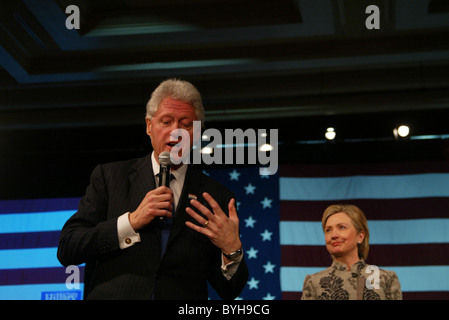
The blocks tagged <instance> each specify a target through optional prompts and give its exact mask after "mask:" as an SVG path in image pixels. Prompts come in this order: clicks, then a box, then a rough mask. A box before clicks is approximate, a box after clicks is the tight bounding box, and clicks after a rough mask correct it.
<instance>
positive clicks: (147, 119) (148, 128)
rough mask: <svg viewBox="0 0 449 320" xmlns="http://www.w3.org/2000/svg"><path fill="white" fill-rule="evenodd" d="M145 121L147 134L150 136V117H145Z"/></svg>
mask: <svg viewBox="0 0 449 320" xmlns="http://www.w3.org/2000/svg"><path fill="white" fill-rule="evenodd" d="M145 121H146V123H147V135H148V136H149V137H150V138H151V119H149V118H145Z"/></svg>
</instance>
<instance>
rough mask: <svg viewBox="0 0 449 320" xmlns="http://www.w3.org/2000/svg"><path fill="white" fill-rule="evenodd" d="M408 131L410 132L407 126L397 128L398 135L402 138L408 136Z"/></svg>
mask: <svg viewBox="0 0 449 320" xmlns="http://www.w3.org/2000/svg"><path fill="white" fill-rule="evenodd" d="M409 133H410V128H409V127H408V126H404V125H402V126H400V127H399V128H398V135H399V136H400V137H403V138H404V137H406V136H408V134H409Z"/></svg>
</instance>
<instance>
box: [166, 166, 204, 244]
mask: <svg viewBox="0 0 449 320" xmlns="http://www.w3.org/2000/svg"><path fill="white" fill-rule="evenodd" d="M204 183H205V180H204V175H203V174H202V173H201V172H199V171H198V170H197V169H195V168H194V167H193V166H191V165H189V166H188V168H187V172H186V179H185V181H184V186H183V188H182V192H181V196H180V198H179V204H178V206H177V207H176V213H175V219H174V221H173V226H172V229H171V231H170V237H169V239H168V243H167V248H168V246H170V243H171V242H172V241H173V239H174V238H175V237H176V236H177V235H178V234H179V233H180V232H182V231H183V230H185V229H186V228H187V227H186V225H185V222H186V220H190V221H192V222H194V223H195V221H194V220H193V219H192V218H191V217H190V216H189V215H188V214H187V212H186V210H185V209H186V207H187V206H189V204H190V199H189V194H193V195H196V196H198V197H200V196H201V195H200V193H201V192H202V190H203V185H204Z"/></svg>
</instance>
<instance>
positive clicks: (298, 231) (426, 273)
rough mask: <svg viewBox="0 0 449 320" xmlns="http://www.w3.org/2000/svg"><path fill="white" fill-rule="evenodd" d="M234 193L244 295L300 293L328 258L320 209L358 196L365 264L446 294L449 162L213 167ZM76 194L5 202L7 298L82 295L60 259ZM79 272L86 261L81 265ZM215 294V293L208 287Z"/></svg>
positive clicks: (0, 233) (2, 257)
mask: <svg viewBox="0 0 449 320" xmlns="http://www.w3.org/2000/svg"><path fill="white" fill-rule="evenodd" d="M205 173H206V174H208V175H209V176H211V177H212V178H215V179H216V180H218V181H220V182H221V183H223V184H224V185H226V186H227V187H229V188H230V189H231V190H232V191H233V192H234V193H235V195H236V198H237V202H238V214H239V219H240V232H241V239H242V242H243V245H244V252H245V253H244V254H245V259H246V261H247V263H248V267H249V271H250V275H249V279H248V283H247V285H246V287H245V289H244V290H243V292H242V293H241V295H240V296H239V299H243V300H259V299H260V300H261V299H276V300H280V299H284V300H294V299H300V297H301V291H302V285H303V281H304V277H305V276H306V275H307V274H310V273H314V272H317V271H319V270H322V269H324V268H326V267H328V266H329V265H330V264H331V261H330V257H329V255H328V253H327V251H326V249H325V246H324V236H323V232H322V229H321V215H322V213H323V211H324V209H325V208H326V207H327V206H328V205H330V204H335V203H352V204H355V205H357V206H359V207H360V208H361V209H362V210H363V211H364V212H365V214H366V216H367V219H368V226H369V229H370V234H371V236H370V253H369V257H368V259H367V262H368V263H371V264H374V265H377V266H379V267H381V268H385V269H389V270H393V271H395V272H396V273H397V275H398V277H399V280H400V282H401V286H402V291H403V297H404V299H449V164H448V163H447V162H419V163H396V164H375V165H368V164H361V165H303V164H296V165H282V166H280V168H279V171H278V173H277V174H276V175H272V176H263V175H262V176H261V175H259V168H256V167H244V166H236V167H234V168H229V169H212V167H211V169H206V171H205ZM78 200H79V199H78V198H64V199H31V200H4V201H0V299H2V300H4V299H33V300H38V299H80V298H82V290H83V285H82V284H81V287H80V288H79V289H76V288H75V289H71V290H68V289H67V288H66V285H65V281H66V279H67V277H68V275H69V274H67V273H66V270H65V268H63V267H62V266H60V264H59V262H58V260H57V258H56V247H57V242H58V237H59V231H60V230H61V228H62V225H63V224H64V222H65V221H66V220H67V219H68V217H69V216H71V215H72V214H73V213H74V212H75V211H76V207H77V203H78ZM80 271H81V277H82V274H83V266H81V268H80ZM210 298H211V299H217V298H218V297H217V296H216V294H215V292H214V291H213V290H211V293H210Z"/></svg>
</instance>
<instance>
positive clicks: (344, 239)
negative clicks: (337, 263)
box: [324, 212, 365, 259]
mask: <svg viewBox="0 0 449 320" xmlns="http://www.w3.org/2000/svg"><path fill="white" fill-rule="evenodd" d="M364 237H365V235H364V232H363V231H361V232H357V230H356V228H355V227H354V225H353V223H352V221H351V218H350V217H349V216H348V215H347V214H346V213H344V212H339V213H335V214H333V215H331V216H330V217H329V218H328V219H327V221H326V225H325V226H324V238H325V241H326V249H327V251H329V253H330V254H332V255H334V257H336V258H342V257H351V258H357V259H358V248H357V243H358V242H360V243H361V242H362V241H363V238H364Z"/></svg>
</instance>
